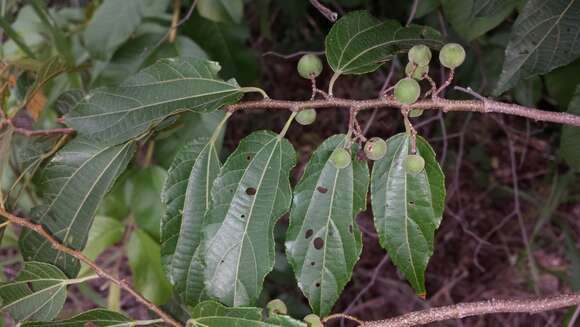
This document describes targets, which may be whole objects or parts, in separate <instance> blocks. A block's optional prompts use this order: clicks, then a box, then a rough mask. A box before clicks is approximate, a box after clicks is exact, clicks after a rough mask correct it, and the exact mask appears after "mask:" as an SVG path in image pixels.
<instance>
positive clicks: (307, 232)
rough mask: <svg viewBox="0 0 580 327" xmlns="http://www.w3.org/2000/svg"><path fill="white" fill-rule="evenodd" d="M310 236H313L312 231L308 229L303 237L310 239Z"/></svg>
mask: <svg viewBox="0 0 580 327" xmlns="http://www.w3.org/2000/svg"><path fill="white" fill-rule="evenodd" d="M312 234H314V231H313V230H312V229H309V230H307V231H306V233H305V234H304V236H305V237H306V238H310V236H312Z"/></svg>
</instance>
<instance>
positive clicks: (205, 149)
mask: <svg viewBox="0 0 580 327" xmlns="http://www.w3.org/2000/svg"><path fill="white" fill-rule="evenodd" d="M220 166H221V163H220V161H219V157H218V154H217V151H216V148H215V143H214V142H212V141H210V139H209V138H198V139H194V140H193V141H192V142H191V143H189V144H187V145H186V146H184V147H183V149H182V150H181V152H180V153H179V154H178V155H177V157H176V158H175V160H174V162H173V164H172V165H171V168H170V169H169V173H168V175H169V176H168V178H167V182H166V183H165V186H164V187H163V193H162V198H163V203H164V204H165V206H166V208H167V209H166V211H165V216H164V217H163V219H162V221H161V241H162V243H161V257H162V260H163V264H164V267H165V270H166V272H167V275H168V277H169V279H170V281H171V282H172V284H174V286H175V289H176V291H177V293H178V294H179V295H180V296H181V297H182V299H183V300H184V301H185V302H186V303H188V304H193V305H195V304H196V303H197V301H198V299H199V298H200V296H202V293H203V292H202V290H203V270H201V271H200V270H199V269H195V268H194V267H195V266H196V265H198V263H197V262H196V261H195V260H194V254H195V253H196V251H197V250H198V248H199V245H200V243H201V237H202V222H203V217H204V214H205V211H206V209H207V208H208V205H209V196H210V190H211V186H212V184H213V181H214V180H215V178H216V177H217V175H218V173H219V171H220Z"/></svg>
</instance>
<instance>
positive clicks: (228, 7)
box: [197, 0, 244, 24]
mask: <svg viewBox="0 0 580 327" xmlns="http://www.w3.org/2000/svg"><path fill="white" fill-rule="evenodd" d="M197 11H198V12H199V14H200V15H201V16H203V17H205V18H207V19H209V20H213V21H214V22H219V23H231V22H234V23H238V24H239V23H240V22H241V21H242V18H243V16H244V2H243V1H242V0H198V2H197Z"/></svg>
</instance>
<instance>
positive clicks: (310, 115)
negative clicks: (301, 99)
mask: <svg viewBox="0 0 580 327" xmlns="http://www.w3.org/2000/svg"><path fill="white" fill-rule="evenodd" d="M315 120H316V110H314V109H304V110H302V111H300V112H299V113H298V114H297V115H296V121H297V122H298V124H300V125H305V126H306V125H310V124H312V123H313V122H314V121H315Z"/></svg>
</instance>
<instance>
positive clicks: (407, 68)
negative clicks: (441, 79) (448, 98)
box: [405, 62, 429, 80]
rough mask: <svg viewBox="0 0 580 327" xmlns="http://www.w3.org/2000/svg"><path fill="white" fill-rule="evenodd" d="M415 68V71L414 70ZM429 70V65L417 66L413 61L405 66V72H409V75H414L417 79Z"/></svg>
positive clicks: (421, 77)
mask: <svg viewBox="0 0 580 327" xmlns="http://www.w3.org/2000/svg"><path fill="white" fill-rule="evenodd" d="M413 69H414V70H415V71H413ZM428 72H429V66H416V65H413V63H412V62H409V63H407V66H405V74H407V76H408V77H412V78H414V79H416V80H421V79H423V76H424V75H425V74H427V73H428Z"/></svg>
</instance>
